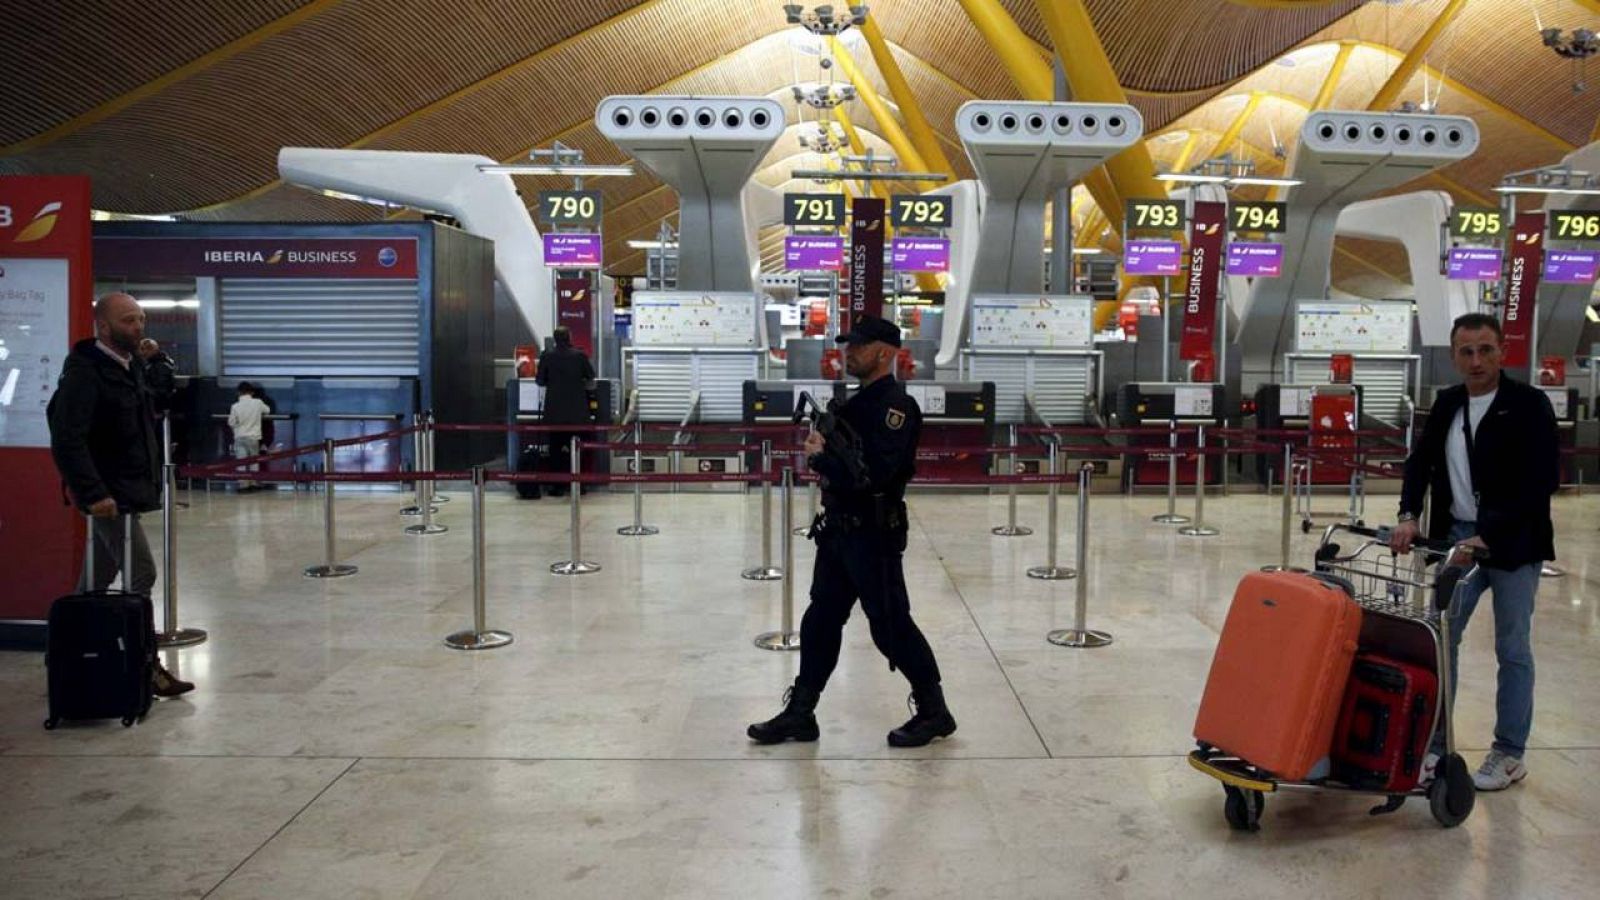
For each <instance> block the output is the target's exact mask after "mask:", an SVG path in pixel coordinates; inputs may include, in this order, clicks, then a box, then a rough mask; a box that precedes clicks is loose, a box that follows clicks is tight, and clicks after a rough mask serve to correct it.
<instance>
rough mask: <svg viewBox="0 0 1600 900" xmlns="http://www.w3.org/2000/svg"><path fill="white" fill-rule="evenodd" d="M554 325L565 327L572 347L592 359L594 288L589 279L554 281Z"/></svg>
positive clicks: (561, 279)
mask: <svg viewBox="0 0 1600 900" xmlns="http://www.w3.org/2000/svg"><path fill="white" fill-rule="evenodd" d="M556 324H557V325H565V326H567V330H569V331H571V332H572V346H574V347H577V348H578V349H579V350H582V351H583V352H584V353H585V354H586V355H587V356H588V357H589V358H590V359H593V358H594V288H593V287H592V286H591V285H590V284H589V279H587V278H557V279H556Z"/></svg>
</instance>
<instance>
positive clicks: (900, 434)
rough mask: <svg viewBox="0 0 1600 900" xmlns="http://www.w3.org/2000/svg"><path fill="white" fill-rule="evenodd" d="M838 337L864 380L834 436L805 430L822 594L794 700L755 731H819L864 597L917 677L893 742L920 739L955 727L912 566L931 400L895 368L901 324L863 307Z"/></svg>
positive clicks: (805, 639) (808, 625)
mask: <svg viewBox="0 0 1600 900" xmlns="http://www.w3.org/2000/svg"><path fill="white" fill-rule="evenodd" d="M838 341H839V343H842V344H845V345H846V348H845V369H846V371H847V372H848V373H849V374H850V375H852V376H854V377H856V378H859V379H860V380H861V389H860V390H859V391H858V392H857V393H856V395H855V396H854V397H852V398H850V400H849V401H847V402H846V403H845V404H844V405H843V406H842V407H839V408H838V409H837V412H836V416H837V419H838V422H839V424H838V425H837V426H835V427H834V428H833V433H832V434H831V435H829V436H827V437H824V436H823V435H822V434H820V433H817V432H813V433H812V434H811V435H810V436H809V437H807V438H806V445H805V449H806V454H807V460H806V461H807V463H808V464H809V465H810V467H811V469H812V471H814V472H816V473H817V474H818V475H820V476H822V514H821V515H819V516H818V517H817V520H816V522H814V523H813V524H812V527H811V536H812V539H813V540H815V541H816V544H817V559H816V564H815V567H814V568H813V569H812V573H811V603H810V605H809V606H807V607H806V612H805V616H804V617H803V618H802V619H801V621H800V675H799V677H797V678H796V679H795V681H794V685H793V686H792V687H790V688H789V691H788V693H787V694H786V695H785V698H784V709H783V711H782V712H780V713H779V714H778V715H777V716H775V717H774V718H772V719H769V720H767V721H765V722H757V723H755V724H753V725H751V726H750V727H749V728H748V729H746V734H748V735H749V737H750V739H751V740H753V741H755V742H756V743H758V744H776V743H781V742H783V741H791V740H792V741H814V740H816V739H817V738H818V736H819V734H820V730H819V729H818V727H817V720H816V715H815V710H816V706H817V701H818V699H820V697H821V695H822V690H823V688H824V687H826V686H827V683H828V678H829V676H831V675H832V674H833V670H834V667H835V666H836V665H837V664H838V662H839V647H840V643H841V640H842V638H843V633H844V626H845V622H846V621H847V620H848V619H849V618H850V610H851V608H852V607H854V606H855V604H856V601H857V600H859V601H860V602H861V610H862V612H864V613H866V615H867V624H868V626H869V627H870V629H871V631H872V642H873V643H874V644H876V645H877V647H878V651H879V652H880V653H882V654H883V655H884V656H885V657H886V658H887V659H888V660H889V668H890V669H899V670H900V674H901V675H904V676H905V679H906V680H907V681H908V682H910V683H911V701H912V716H911V719H910V720H909V721H907V722H906V723H905V724H903V725H901V726H900V727H898V728H896V729H894V730H893V731H890V732H889V737H888V741H889V746H891V747H921V746H923V745H925V744H928V743H929V742H931V741H933V740H936V739H939V738H944V737H949V736H950V735H951V734H953V733H955V730H956V720H955V718H954V717H953V716H951V714H950V710H949V708H948V707H947V706H946V705H945V699H944V690H943V688H942V687H941V686H940V676H939V664H938V662H937V661H936V660H935V659H934V656H933V649H932V648H931V647H929V646H928V640H927V638H926V637H924V636H923V634H922V631H921V629H919V628H918V627H917V623H916V622H915V621H914V620H913V619H912V618H911V598H910V597H909V596H908V594H907V592H906V579H905V572H904V571H903V570H902V568H901V554H902V553H904V552H905V549H906V532H907V530H908V527H909V521H908V517H907V513H906V504H905V492H906V483H907V482H909V481H910V480H911V477H912V476H913V475H914V474H916V458H917V441H918V439H919V438H920V436H921V433H922V410H921V409H920V408H919V407H918V406H917V401H916V400H914V399H912V398H911V397H910V396H909V395H907V394H906V390H905V387H904V386H903V385H901V384H900V383H899V382H898V381H896V380H895V378H894V374H893V373H894V365H895V357H896V354H897V351H898V350H899V348H900V343H901V342H900V329H899V328H897V327H895V326H894V325H893V324H892V323H890V322H886V321H884V320H883V319H878V318H869V317H863V318H861V319H860V320H858V321H857V322H856V323H855V325H854V326H853V327H852V328H851V330H850V333H848V334H845V335H842V336H840V337H839V338H838ZM830 406H831V404H830Z"/></svg>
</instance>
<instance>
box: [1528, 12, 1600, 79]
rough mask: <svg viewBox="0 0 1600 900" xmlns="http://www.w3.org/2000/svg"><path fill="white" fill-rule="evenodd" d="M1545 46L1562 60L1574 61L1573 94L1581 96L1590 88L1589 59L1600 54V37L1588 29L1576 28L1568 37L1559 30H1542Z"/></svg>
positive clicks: (1540, 33) (1541, 34)
mask: <svg viewBox="0 0 1600 900" xmlns="http://www.w3.org/2000/svg"><path fill="white" fill-rule="evenodd" d="M1539 37H1540V38H1541V39H1542V40H1543V41H1544V45H1545V46H1546V47H1549V48H1550V49H1551V50H1554V51H1555V53H1556V55H1557V56H1559V57H1561V58H1562V59H1568V60H1571V61H1572V92H1573V93H1574V94H1581V93H1583V92H1584V91H1585V90H1588V88H1589V82H1588V67H1589V57H1591V56H1594V55H1595V54H1596V53H1600V35H1596V34H1595V33H1594V31H1593V30H1591V29H1588V28H1575V29H1573V31H1572V34H1571V35H1567V34H1565V33H1564V32H1562V30H1561V29H1559V28H1545V29H1542V30H1540V32H1539Z"/></svg>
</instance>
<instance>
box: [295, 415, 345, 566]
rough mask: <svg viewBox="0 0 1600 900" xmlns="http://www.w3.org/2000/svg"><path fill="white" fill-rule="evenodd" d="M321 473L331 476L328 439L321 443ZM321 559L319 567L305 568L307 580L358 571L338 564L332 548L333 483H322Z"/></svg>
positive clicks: (330, 448)
mask: <svg viewBox="0 0 1600 900" xmlns="http://www.w3.org/2000/svg"><path fill="white" fill-rule="evenodd" d="M322 471H323V474H326V475H332V474H333V440H332V439H331V438H330V439H328V440H325V441H323V442H322ZM322 491H323V494H322V557H323V564H322V565H320V566H307V567H306V577H307V578H343V577H344V576H346V575H354V574H356V572H357V571H358V570H357V568H356V567H355V566H352V565H347V564H344V563H340V562H338V550H337V549H336V548H335V547H334V542H333V541H334V530H333V522H334V519H333V482H332V481H324V482H323V483H322Z"/></svg>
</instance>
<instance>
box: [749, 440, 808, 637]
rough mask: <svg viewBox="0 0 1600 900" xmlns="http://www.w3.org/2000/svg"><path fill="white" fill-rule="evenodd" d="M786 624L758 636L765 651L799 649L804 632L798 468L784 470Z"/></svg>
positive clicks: (783, 513)
mask: <svg viewBox="0 0 1600 900" xmlns="http://www.w3.org/2000/svg"><path fill="white" fill-rule="evenodd" d="M779 505H780V506H781V507H782V509H783V512H782V518H783V622H782V625H781V627H782V629H783V630H782V631H769V632H767V633H766V634H762V635H757V636H756V646H757V647H760V648H761V649H763V650H799V649H800V632H798V631H795V630H794V469H792V468H788V467H785V468H784V470H783V495H782V497H781V498H780V501H779Z"/></svg>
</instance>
